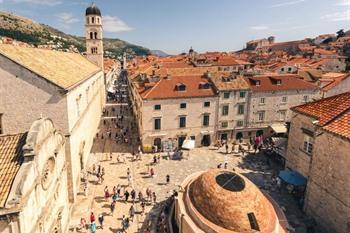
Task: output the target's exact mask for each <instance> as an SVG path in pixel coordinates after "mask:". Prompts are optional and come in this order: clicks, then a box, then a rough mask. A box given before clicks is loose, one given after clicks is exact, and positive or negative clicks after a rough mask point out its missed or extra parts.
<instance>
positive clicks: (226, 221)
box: [175, 169, 288, 233]
mask: <svg viewBox="0 0 350 233" xmlns="http://www.w3.org/2000/svg"><path fill="white" fill-rule="evenodd" d="M181 190H183V191H181V192H179V195H178V196H177V198H176V199H175V221H176V224H177V226H178V228H179V232H180V233H204V232H213V233H219V232H220V233H235V232H269V233H283V232H287V230H286V228H287V226H288V222H287V220H286V217H285V216H284V213H283V211H282V210H281V209H280V208H279V206H278V205H277V203H276V202H274V200H273V199H272V198H271V197H270V196H269V195H268V194H267V193H265V192H263V191H260V190H259V188H258V187H256V186H255V185H254V184H253V183H252V182H251V181H250V180H249V179H247V178H246V177H244V176H242V175H240V174H237V173H233V172H231V171H228V170H219V169H212V170H209V171H205V172H198V173H194V174H192V175H190V176H189V177H187V178H186V179H185V180H184V181H183V183H182V184H181Z"/></svg>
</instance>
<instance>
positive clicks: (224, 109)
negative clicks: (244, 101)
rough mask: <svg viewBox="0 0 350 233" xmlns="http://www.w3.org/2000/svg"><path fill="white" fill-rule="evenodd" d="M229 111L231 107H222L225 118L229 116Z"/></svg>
mask: <svg viewBox="0 0 350 233" xmlns="http://www.w3.org/2000/svg"><path fill="white" fill-rule="evenodd" d="M228 110H229V106H228V105H224V106H222V115H223V116H227V115H228Z"/></svg>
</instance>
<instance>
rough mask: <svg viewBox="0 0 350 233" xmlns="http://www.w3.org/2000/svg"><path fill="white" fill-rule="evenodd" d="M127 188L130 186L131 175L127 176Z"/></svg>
mask: <svg viewBox="0 0 350 233" xmlns="http://www.w3.org/2000/svg"><path fill="white" fill-rule="evenodd" d="M128 186H131V175H130V174H129V175H128Z"/></svg>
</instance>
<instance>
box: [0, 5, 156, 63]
mask: <svg viewBox="0 0 350 233" xmlns="http://www.w3.org/2000/svg"><path fill="white" fill-rule="evenodd" d="M0 36H4V37H10V38H12V39H15V40H17V41H21V42H25V43H28V44H31V45H34V46H35V47H49V48H51V49H56V50H73V51H75V52H80V53H82V52H85V51H86V46H85V38H84V37H81V36H75V35H70V34H66V33H64V32H62V31H60V30H58V29H56V28H54V27H52V26H49V25H46V24H41V23H38V22H36V21H34V20H32V19H29V18H26V17H22V16H18V15H15V14H12V13H8V12H4V11H0ZM103 42H104V50H105V55H106V56H109V57H112V58H118V57H121V56H122V55H123V53H126V55H127V57H134V56H142V55H149V54H151V51H150V50H149V49H148V48H145V47H142V46H139V45H134V44H131V43H128V42H126V41H123V40H121V39H117V38H115V39H114V38H104V39H103Z"/></svg>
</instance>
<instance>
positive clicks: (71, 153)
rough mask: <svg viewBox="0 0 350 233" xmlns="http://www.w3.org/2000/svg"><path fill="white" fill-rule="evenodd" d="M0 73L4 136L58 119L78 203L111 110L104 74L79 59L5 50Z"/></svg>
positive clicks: (1, 53)
mask: <svg viewBox="0 0 350 233" xmlns="http://www.w3.org/2000/svg"><path fill="white" fill-rule="evenodd" d="M0 73H1V75H2V80H1V82H2V85H1V86H0V99H1V105H0V113H1V114H0V116H1V125H2V133H3V134H13V133H21V132H25V131H26V130H27V129H28V128H29V127H30V126H31V124H32V122H33V121H35V120H36V119H38V118H41V117H49V118H50V119H52V120H53V121H54V122H55V125H56V126H57V128H58V129H59V130H60V131H61V132H62V133H63V134H64V136H65V138H66V144H65V145H66V146H65V148H66V152H65V154H66V157H67V158H66V160H67V170H68V177H69V179H68V185H69V194H70V195H69V197H70V200H71V201H72V202H73V201H74V199H75V197H76V193H77V192H78V187H79V182H80V175H81V171H83V170H84V169H85V165H86V164H87V161H88V158H89V154H90V149H91V147H92V143H93V138H94V137H95V135H96V132H97V128H98V124H99V120H100V117H101V114H102V109H103V106H104V105H105V86H104V74H103V72H102V70H101V69H100V68H99V67H98V66H96V65H95V64H93V63H91V62H90V61H88V60H87V59H86V58H84V57H83V56H81V55H79V54H74V53H64V52H58V51H51V50H44V49H35V48H22V47H16V46H12V45H0ZM14 106H15V107H14Z"/></svg>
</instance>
